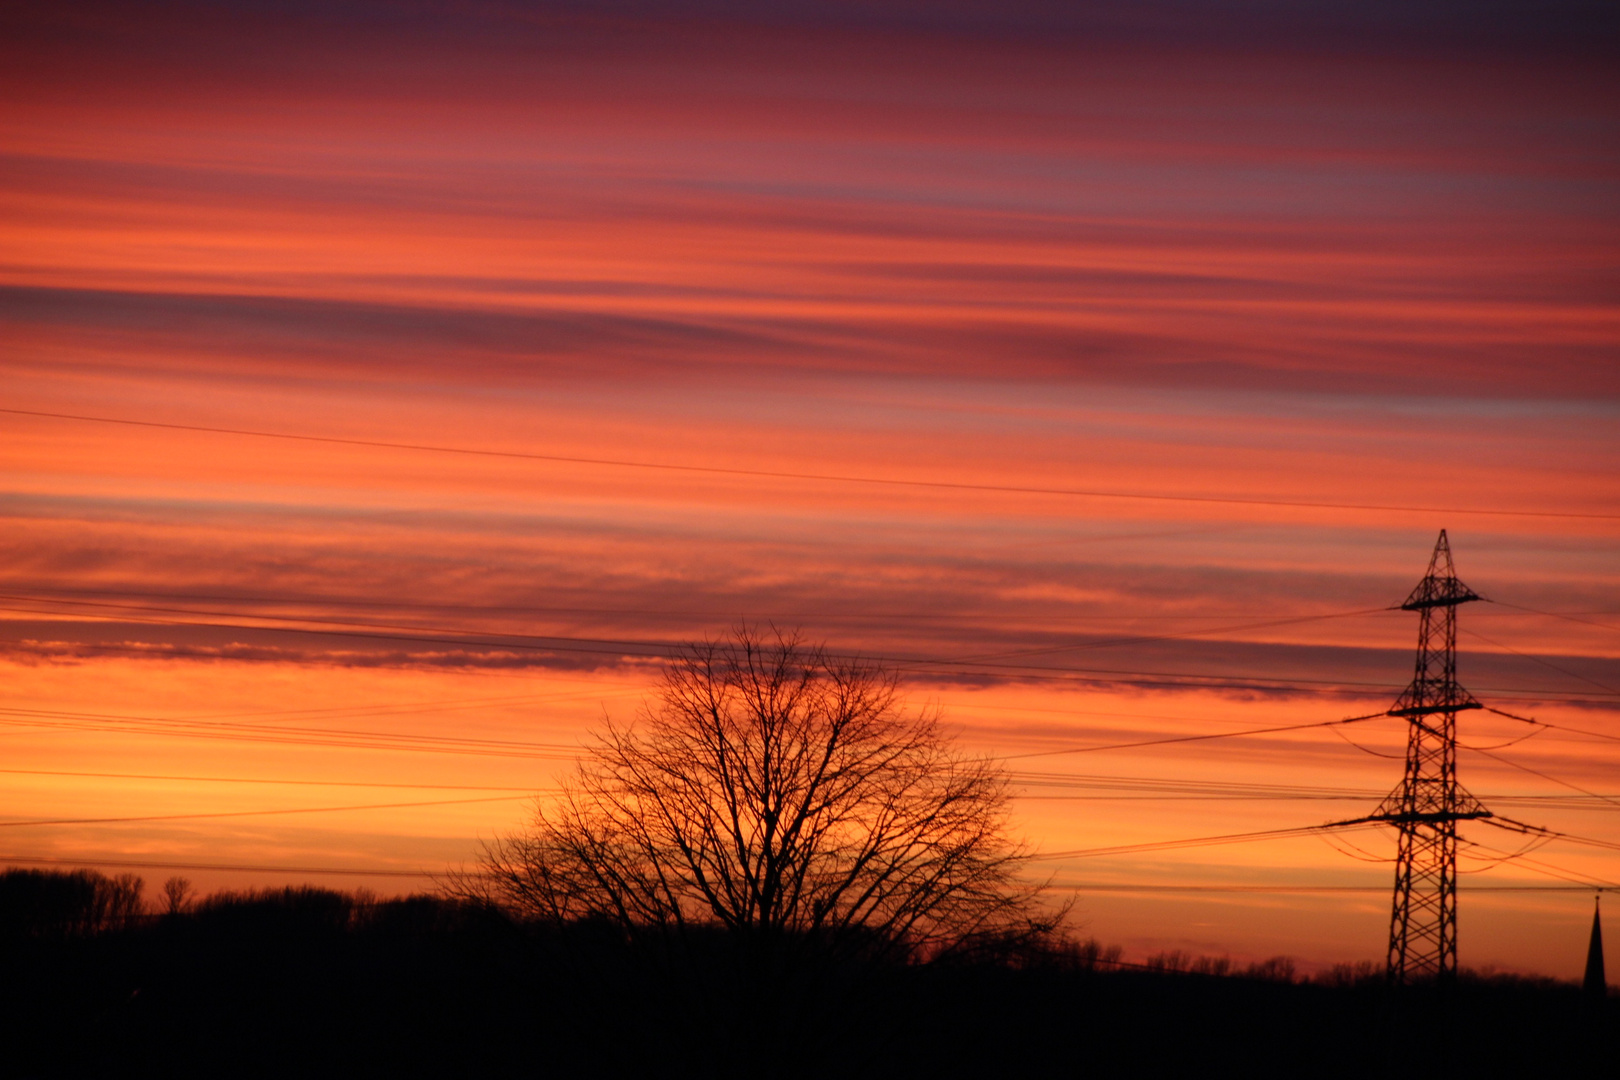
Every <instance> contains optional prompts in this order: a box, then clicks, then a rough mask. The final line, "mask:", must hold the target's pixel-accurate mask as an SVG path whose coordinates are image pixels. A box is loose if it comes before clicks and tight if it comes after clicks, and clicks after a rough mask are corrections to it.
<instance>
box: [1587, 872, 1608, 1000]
mask: <svg viewBox="0 0 1620 1080" xmlns="http://www.w3.org/2000/svg"><path fill="white" fill-rule="evenodd" d="M1602 903H1603V896H1602V894H1601V893H1599V894H1598V898H1597V900H1596V901H1595V902H1594V903H1593V904H1592V943H1591V944H1590V945H1588V946H1587V947H1586V978H1585V980H1583V981H1582V983H1581V986H1582V988H1583V989H1584V990H1585V991H1586V992H1587V994H1589V995H1591V996H1592V997H1606V996H1607V995H1608V993H1609V982H1608V979H1607V978H1606V977H1605V976H1604V974H1603V920H1602V919H1601V918H1600V917H1599V916H1600V914H1601V906H1602Z"/></svg>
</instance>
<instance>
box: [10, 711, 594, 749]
mask: <svg viewBox="0 0 1620 1080" xmlns="http://www.w3.org/2000/svg"><path fill="white" fill-rule="evenodd" d="M0 717H6V719H0V723H8V724H20V725H25V726H34V727H63V728H68V729H73V730H80V731H86V730H88V731H106V730H109V728H111V729H114V730H118V731H121V732H125V733H128V734H143V735H171V736H184V737H189V738H215V739H227V740H235V741H242V742H274V743H291V744H294V745H305V746H344V747H355V748H362V749H394V750H427V751H435V752H442V753H468V754H497V755H500V756H511V757H535V758H553V759H555V758H557V757H559V756H562V757H575V756H577V755H578V753H579V750H580V747H579V746H578V745H572V746H570V745H568V744H565V743H540V742H521V741H516V740H508V739H475V738H467V737H452V736H444V735H400V734H393V733H390V732H368V731H357V730H353V729H346V728H320V727H292V726H287V725H270V724H261V725H256V726H244V725H241V724H224V723H218V722H214V721H208V720H185V719H165V718H162V717H150V716H129V715H119V714H108V713H72V712H54V711H48V710H40V709H5V708H0ZM105 721H111V722H112V724H111V725H109V724H107V723H105ZM311 736H317V738H311ZM318 736H327V737H326V738H318Z"/></svg>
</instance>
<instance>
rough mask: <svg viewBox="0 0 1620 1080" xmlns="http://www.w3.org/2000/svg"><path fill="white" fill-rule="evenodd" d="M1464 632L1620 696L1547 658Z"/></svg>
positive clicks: (1608, 687) (1482, 635)
mask: <svg viewBox="0 0 1620 1080" xmlns="http://www.w3.org/2000/svg"><path fill="white" fill-rule="evenodd" d="M1463 632H1464V633H1467V634H1472V635H1473V636H1474V637H1477V638H1479V640H1481V641H1483V642H1485V643H1486V644H1487V645H1495V646H1496V647H1497V648H1498V649H1506V650H1507V651H1508V652H1510V653H1512V654H1513V655H1514V656H1522V657H1524V658H1525V659H1526V660H1529V661H1532V662H1533V663H1537V664H1540V665H1541V666H1542V667H1544V668H1550V669H1551V670H1553V671H1556V672H1558V673H1559V674H1560V675H1568V676H1569V677H1570V678H1572V679H1579V680H1580V681H1581V682H1584V683H1591V684H1592V685H1593V686H1595V687H1597V688H1598V689H1599V690H1607V691H1608V692H1609V693H1611V694H1620V690H1616V689H1615V688H1614V687H1612V686H1610V685H1608V684H1607V683H1600V682H1598V681H1597V680H1596V679H1589V678H1587V677H1586V676H1585V675H1582V674H1580V673H1579V672H1576V671H1571V670H1569V669H1568V668H1566V667H1560V666H1559V665H1557V664H1555V663H1553V662H1552V661H1551V660H1548V659H1546V658H1545V657H1541V656H1536V655H1535V654H1534V653H1527V652H1521V651H1520V650H1518V649H1515V648H1514V647H1513V646H1511V645H1504V644H1502V643H1501V642H1500V641H1497V640H1496V639H1495V638H1488V637H1486V636H1485V635H1484V634H1481V633H1480V632H1479V631H1478V630H1469V629H1467V628H1466V627H1464V628H1463Z"/></svg>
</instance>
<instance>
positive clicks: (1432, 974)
mask: <svg viewBox="0 0 1620 1080" xmlns="http://www.w3.org/2000/svg"><path fill="white" fill-rule="evenodd" d="M1478 599H1480V597H1479V596H1478V595H1477V594H1476V593H1474V591H1473V590H1471V589H1470V588H1468V586H1466V585H1464V584H1463V583H1462V582H1460V581H1458V580H1457V571H1456V569H1455V568H1454V567H1453V566H1452V562H1451V544H1450V542H1449V541H1447V539H1446V532H1445V530H1444V529H1442V530H1440V539H1439V541H1438V542H1437V543H1436V544H1435V545H1434V554H1433V555H1432V556H1431V557H1430V558H1429V572H1428V573H1427V574H1426V575H1424V578H1423V580H1422V581H1420V582H1418V585H1417V588H1415V589H1413V590H1412V595H1410V596H1408V597H1407V598H1406V602H1405V603H1403V604H1402V605H1401V608H1402V609H1403V610H1405V611H1415V612H1417V613H1418V647H1417V671H1416V673H1415V674H1414V675H1413V677H1412V685H1410V686H1408V687H1407V688H1406V691H1405V692H1404V693H1403V694H1401V696H1400V698H1399V699H1398V700H1397V701H1396V702H1395V705H1394V707H1393V708H1391V709H1390V710H1389V715H1390V716H1404V717H1406V719H1407V724H1408V727H1407V737H1406V775H1405V776H1404V777H1402V779H1401V784H1400V786H1399V787H1397V788H1396V789H1395V790H1394V791H1392V792H1390V793H1389V795H1388V796H1387V797H1386V798H1385V799H1384V801H1383V802H1382V803H1380V804H1379V806H1378V809H1377V810H1375V811H1374V812H1373V813H1372V814H1371V815H1369V816H1368V817H1366V818H1364V819H1362V820H1365V821H1382V822H1387V823H1388V824H1391V825H1394V826H1395V827H1396V828H1397V829H1398V830H1400V843H1399V846H1398V848H1397V851H1396V857H1395V904H1394V910H1393V912H1392V913H1391V915H1390V920H1389V976H1390V978H1391V979H1392V980H1394V981H1396V982H1405V981H1407V980H1408V979H1427V978H1435V979H1447V978H1450V977H1452V976H1454V975H1455V974H1456V973H1457V822H1459V821H1468V820H1473V819H1477V818H1488V817H1490V816H1491V812H1490V811H1489V810H1487V809H1485V807H1483V806H1481V805H1480V803H1479V801H1478V800H1476V799H1475V798H1474V797H1473V796H1472V795H1470V794H1468V792H1467V791H1465V790H1463V787H1462V785H1461V784H1459V783H1457V714H1458V713H1460V712H1463V711H1465V710H1467V709H1478V708H1481V707H1482V706H1481V705H1480V703H1479V702H1477V701H1475V700H1474V698H1473V695H1471V694H1469V693H1468V691H1466V690H1464V689H1463V688H1462V687H1461V686H1459V685H1458V684H1457V605H1459V604H1466V603H1468V602H1469V601H1470V600H1478Z"/></svg>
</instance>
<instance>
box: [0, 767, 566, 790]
mask: <svg viewBox="0 0 1620 1080" xmlns="http://www.w3.org/2000/svg"><path fill="white" fill-rule="evenodd" d="M0 773H4V774H8V775H23V776H74V777H84V778H87V779H98V780H184V781H187V782H190V783H206V784H296V785H300V786H306V787H359V788H412V789H416V788H421V789H426V790H431V791H532V792H535V793H539V792H542V791H545V790H546V789H543V788H528V787H522V786H518V785H512V786H507V787H495V786H491V785H485V784H391V783H380V782H378V781H374V780H285V779H280V778H270V777H263V776H167V775H161V774H154V773H116V772H68V771H66V770H62V769H0Z"/></svg>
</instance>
